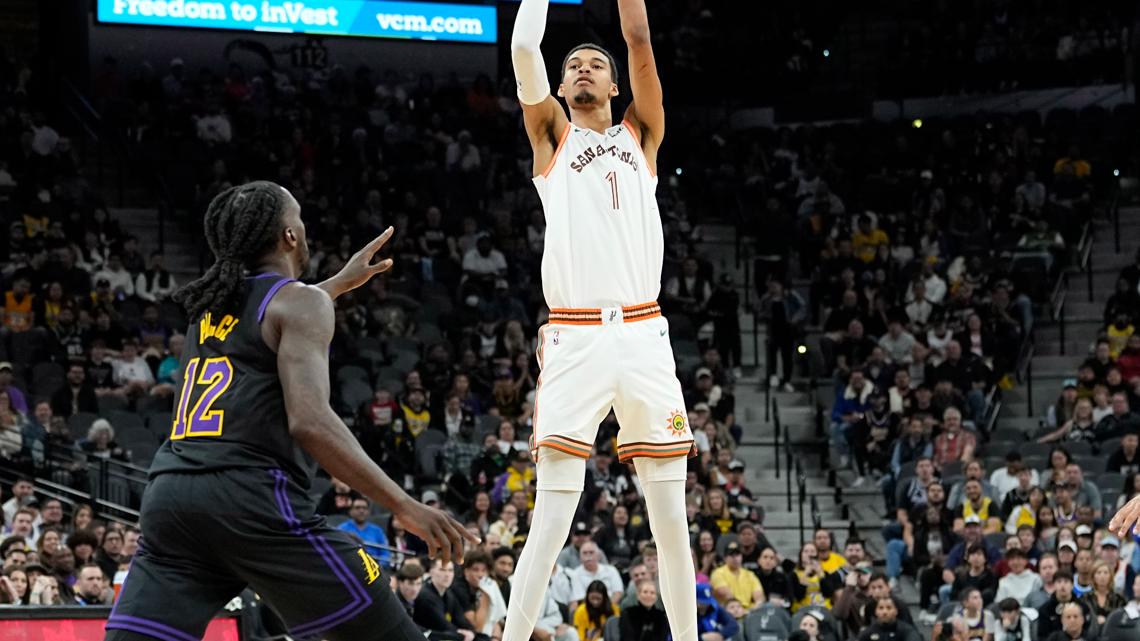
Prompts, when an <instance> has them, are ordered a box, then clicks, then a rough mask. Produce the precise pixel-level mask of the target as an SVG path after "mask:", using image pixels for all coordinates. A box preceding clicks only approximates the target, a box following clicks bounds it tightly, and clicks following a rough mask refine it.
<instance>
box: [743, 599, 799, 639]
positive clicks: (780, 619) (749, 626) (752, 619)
mask: <svg viewBox="0 0 1140 641" xmlns="http://www.w3.org/2000/svg"><path fill="white" fill-rule="evenodd" d="M743 628H744V641H784V639H787V638H788V635H789V634H791V632H792V617H791V615H790V614H788V611H787V610H785V609H784V608H781V607H776V606H773V605H771V604H768V603H765V604H763V605H761V606H760V607H759V608H757V609H756V610H754V611H753V612H752V613H751V614H749V615H748V616H747V617H745V619H744V626H743Z"/></svg>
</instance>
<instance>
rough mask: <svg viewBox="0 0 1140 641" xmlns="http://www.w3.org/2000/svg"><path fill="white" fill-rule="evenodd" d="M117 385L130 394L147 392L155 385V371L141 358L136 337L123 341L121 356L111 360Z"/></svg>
mask: <svg viewBox="0 0 1140 641" xmlns="http://www.w3.org/2000/svg"><path fill="white" fill-rule="evenodd" d="M111 368H112V369H113V371H114V377H115V385H117V386H119V388H121V390H122V391H123V392H124V393H126V394H128V395H141V394H145V393H146V392H148V391H149V390H150V388H151V387H153V386H154V373H153V372H151V371H150V365H148V364H147V362H146V361H145V360H143V359H142V358H139V345H138V343H137V342H136V341H135V340H134V339H130V340H125V341H123V350H122V352H120V353H119V358H116V359H114V360H112V361H111Z"/></svg>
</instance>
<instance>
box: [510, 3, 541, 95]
mask: <svg viewBox="0 0 1140 641" xmlns="http://www.w3.org/2000/svg"><path fill="white" fill-rule="evenodd" d="M549 6H550V0H522V3H521V4H520V6H519V12H518V16H516V17H515V30H514V33H513V34H512V36H511V61H512V62H513V63H514V67H515V82H516V84H517V85H518V94H519V100H520V101H522V103H523V104H524V105H537V104H538V103H540V102H542V101H543V100H546V97H547V96H549V95H550V80H549V79H548V78H547V77H546V63H544V62H543V60H542V51H540V50H539V45H540V44H541V43H542V35H543V33H545V31H546V10H547V8H548V7H549Z"/></svg>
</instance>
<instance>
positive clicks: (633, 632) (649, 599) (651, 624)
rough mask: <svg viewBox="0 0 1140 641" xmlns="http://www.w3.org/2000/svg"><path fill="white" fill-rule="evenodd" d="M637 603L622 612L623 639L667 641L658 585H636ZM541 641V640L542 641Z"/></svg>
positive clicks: (665, 622) (643, 580) (644, 581)
mask: <svg viewBox="0 0 1140 641" xmlns="http://www.w3.org/2000/svg"><path fill="white" fill-rule="evenodd" d="M634 589H635V590H636V591H637V601H636V602H635V603H634V604H633V605H631V606H629V607H625V608H622V610H621V638H622V639H628V640H629V641H666V639H668V638H669V622H668V620H667V619H666V618H665V611H664V610H662V609H661V608H658V607H657V585H656V584H654V583H653V581H652V580H651V579H641V580H640V581H638V582H637V583H636V584H634ZM540 641H541V640H540Z"/></svg>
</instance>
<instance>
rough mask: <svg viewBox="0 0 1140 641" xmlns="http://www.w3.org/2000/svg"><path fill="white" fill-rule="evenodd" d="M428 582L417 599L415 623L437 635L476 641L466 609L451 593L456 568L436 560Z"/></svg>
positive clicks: (448, 563) (432, 564)
mask: <svg viewBox="0 0 1140 641" xmlns="http://www.w3.org/2000/svg"><path fill="white" fill-rule="evenodd" d="M428 578H429V580H428V581H427V582H425V583H424V584H423V588H422V589H421V590H420V591H419V594H417V595H416V599H415V608H414V610H413V612H414V614H413V617H412V618H413V620H414V621H415V622H416V624H417V625H419V626H420V627H421V628H423V629H425V630H428V631H430V632H432V633H434V634H441V635H449V636H450V637H451V638H456V639H461V640H462V641H473V639H474V636H475V633H474V632H473V631H472V630H471V629H470V627H468V626H469V622H468V621H467V617H466V616H465V615H464V612H463V608H462V606H461V605H460V603H459V601H458V600H457V598H456V596H455V593H454V592H453V591H452V590H451V586H452V583H453V581H454V580H455V565H454V564H452V563H451V562H448V561H444V560H443V559H442V558H439V557H436V558H435V559H432V562H431V569H430V570H429V572H428ZM434 634H433V636H434Z"/></svg>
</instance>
